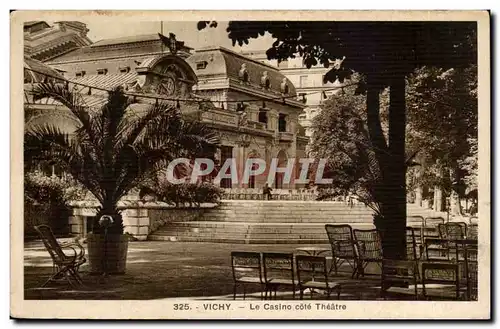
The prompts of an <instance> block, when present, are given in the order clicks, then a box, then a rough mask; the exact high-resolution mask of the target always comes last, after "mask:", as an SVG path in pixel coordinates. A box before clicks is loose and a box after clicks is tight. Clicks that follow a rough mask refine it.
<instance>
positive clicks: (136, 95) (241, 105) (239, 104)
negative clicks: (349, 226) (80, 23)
mask: <svg viewBox="0 0 500 329" xmlns="http://www.w3.org/2000/svg"><path fill="white" fill-rule="evenodd" d="M24 69H25V70H28V71H31V72H34V73H37V74H41V75H43V76H44V77H45V78H44V83H47V82H48V78H52V79H54V80H56V81H62V82H63V83H65V84H66V87H67V88H68V89H69V84H73V88H74V87H76V86H80V87H82V88H81V89H80V90H79V91H78V93H81V91H82V90H84V89H86V88H88V92H87V95H89V96H90V95H92V89H94V90H99V91H104V92H107V93H110V92H112V90H111V89H106V88H103V87H98V86H92V85H89V84H85V83H81V82H75V81H71V80H68V79H65V78H61V77H57V76H54V75H51V74H47V73H45V72H42V71H38V70H34V69H32V68H26V67H25V68H24ZM357 84H358V83H350V84H346V85H343V86H336V87H331V88H328V89H323V90H320V91H314V92H310V93H301V94H300V95H298V96H302V101H303V103H305V101H306V97H307V96H309V95H314V94H319V93H322V94H323V96H326V92H329V91H336V90H339V89H342V90H344V88H347V87H351V86H355V85H357ZM124 95H126V96H131V97H134V98H135V99H138V98H143V99H153V100H155V102H156V103H158V101H159V100H161V101H175V102H176V107H177V108H179V107H180V102H190V103H193V102H195V103H198V104H203V103H207V102H212V103H220V105H221V108H224V103H228V104H229V103H237V108H238V110H244V107H245V104H244V103H251V102H262V103H263V107H264V108H265V107H266V106H265V102H266V101H265V100H263V99H262V98H252V99H243V100H241V99H240V100H223V101H222V100H214V101H211V100H209V99H203V100H199V99H198V100H197V99H192V98H190V99H185V98H171V97H163V96H162V97H158V96H151V95H144V94H141V93H131V92H124ZM195 96H199V97H201V96H200V95H196V94H195ZM292 98H297V95H281V96H276V97H270V98H268V101H280V100H281V101H282V102H283V103H285V104H286V99H292ZM324 98H327V97H324Z"/></svg>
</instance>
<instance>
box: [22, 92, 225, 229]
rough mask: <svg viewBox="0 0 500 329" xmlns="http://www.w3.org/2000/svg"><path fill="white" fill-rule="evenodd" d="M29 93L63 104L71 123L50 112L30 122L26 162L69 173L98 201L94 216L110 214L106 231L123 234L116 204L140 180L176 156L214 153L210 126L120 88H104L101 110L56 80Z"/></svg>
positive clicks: (165, 104)
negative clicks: (48, 164)
mask: <svg viewBox="0 0 500 329" xmlns="http://www.w3.org/2000/svg"><path fill="white" fill-rule="evenodd" d="M32 93H33V97H34V99H43V98H52V99H54V100H55V101H57V102H59V103H61V104H62V105H64V106H65V107H66V108H67V109H69V111H68V112H69V113H68V115H69V117H70V118H71V119H72V120H71V121H73V122H72V123H71V125H72V126H71V128H70V129H67V127H68V126H67V125H66V126H64V125H63V124H62V123H61V122H60V121H56V120H54V117H53V115H54V113H52V114H48V115H49V116H50V115H52V119H49V120H47V118H45V119H40V120H37V118H35V119H33V120H30V121H29V122H28V124H27V125H26V129H25V140H24V155H25V165H26V166H27V168H29V167H31V166H33V165H35V164H36V163H40V162H42V161H47V160H48V161H51V162H52V163H56V164H58V165H59V166H61V167H62V168H63V170H65V171H67V172H69V173H70V174H71V175H72V176H73V177H74V178H75V179H76V180H78V181H79V182H80V183H81V184H82V185H83V186H84V187H86V188H87V189H88V190H89V191H90V192H91V193H92V194H93V195H94V196H95V198H96V199H97V200H98V201H99V203H100V207H99V211H98V213H97V216H96V218H100V217H101V216H102V215H109V216H112V217H113V220H114V221H113V222H114V223H113V225H112V226H110V227H109V228H108V233H109V234H122V233H123V221H122V217H121V215H120V212H119V209H118V208H117V204H118V201H119V200H120V199H121V198H122V197H123V196H125V195H126V194H127V193H128V192H129V191H130V190H131V189H133V188H134V187H136V186H138V184H139V183H140V182H142V181H143V180H145V179H147V178H148V177H151V176H152V175H155V174H156V173H157V172H158V171H159V170H161V169H163V168H165V166H166V165H167V163H168V162H170V161H171V160H173V159H175V158H178V157H184V158H194V157H200V156H204V157H207V156H213V154H214V152H215V148H216V145H217V138H216V134H215V133H214V131H213V130H211V129H209V128H207V127H206V126H205V125H203V124H202V123H200V122H197V121H189V120H186V119H184V118H183V117H182V115H181V113H180V111H179V110H178V109H176V108H175V107H173V106H171V105H170V104H168V103H166V102H157V103H156V104H154V105H152V104H138V103H136V102H135V101H134V100H133V99H132V98H131V97H128V96H126V95H125V94H124V93H123V90H122V88H121V87H118V88H115V89H114V90H113V91H110V92H109V95H108V98H107V101H106V102H105V104H104V105H102V107H100V109H91V108H89V107H87V106H86V104H85V102H84V100H83V97H82V95H81V94H80V93H77V92H72V91H70V90H69V89H68V88H67V85H64V84H61V83H43V84H39V85H36V86H35V87H34V88H33V90H32ZM42 117H43V115H42ZM66 117H68V116H66ZM40 118H41V117H40ZM93 227H94V231H93V233H99V225H93Z"/></svg>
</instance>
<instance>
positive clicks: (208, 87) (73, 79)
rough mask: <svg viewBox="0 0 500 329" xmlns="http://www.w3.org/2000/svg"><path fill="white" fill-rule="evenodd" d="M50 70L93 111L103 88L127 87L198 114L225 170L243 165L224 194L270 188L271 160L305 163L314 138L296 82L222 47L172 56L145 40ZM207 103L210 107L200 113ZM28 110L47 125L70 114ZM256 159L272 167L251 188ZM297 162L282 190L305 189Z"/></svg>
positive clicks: (89, 48)
mask: <svg viewBox="0 0 500 329" xmlns="http://www.w3.org/2000/svg"><path fill="white" fill-rule="evenodd" d="M30 63H31V64H30ZM33 63H36V64H42V63H40V62H39V61H36V60H33V59H32V58H29V57H27V60H25V68H29V67H30V65H31V66H33V65H35V66H36V64H33ZM43 64H45V65H46V66H47V67H48V68H49V69H50V70H51V71H52V72H54V71H56V72H57V73H58V75H59V76H61V77H63V78H64V79H66V80H68V81H69V87H70V88H74V90H77V91H78V92H80V93H81V95H82V97H83V99H84V100H85V103H86V104H87V106H89V107H96V108H97V107H99V106H100V105H102V104H103V103H104V102H105V101H106V97H107V92H106V91H100V90H98V89H95V88H104V89H107V90H110V89H113V88H114V87H117V86H122V87H123V88H124V90H125V92H126V93H127V94H132V95H137V96H138V98H139V99H140V103H144V104H146V103H152V102H154V101H155V98H158V99H164V100H165V101H168V102H172V104H173V105H176V104H179V106H180V108H181V111H182V112H183V113H185V114H186V115H187V114H189V115H192V114H193V113H194V114H196V115H197V118H198V119H199V120H201V121H203V122H205V123H206V124H208V125H210V126H212V127H214V128H215V129H216V131H217V132H218V134H219V137H220V140H221V147H220V150H219V151H218V154H217V159H218V160H219V161H218V165H219V166H220V165H221V164H223V163H224V162H225V160H226V159H228V158H234V159H235V160H236V163H237V167H238V173H239V175H238V179H237V180H233V179H229V178H228V179H224V180H222V181H221V182H220V184H221V186H222V187H226V188H236V187H246V188H259V187H262V186H264V184H265V183H266V181H267V178H268V176H267V173H268V170H269V163H270V162H271V159H273V158H276V159H278V166H279V167H284V166H286V165H287V163H288V161H289V159H290V160H292V159H297V160H298V158H301V157H305V152H306V146H307V143H308V138H307V137H306V136H304V135H303V134H302V135H301V132H300V131H299V129H298V128H299V125H298V117H299V115H300V114H301V113H302V110H303V108H304V104H303V103H302V102H300V101H298V100H297V92H296V90H295V87H294V85H293V83H292V82H291V81H290V80H289V79H287V78H286V77H285V76H284V75H283V74H282V73H281V72H280V71H279V70H278V69H277V68H276V67H273V66H270V65H267V64H264V63H261V62H259V61H256V60H253V59H251V58H248V57H245V56H242V55H241V54H238V53H235V52H233V51H231V50H228V49H225V48H220V47H214V48H206V49H199V50H196V51H193V49H191V48H189V47H187V46H184V45H183V44H182V43H177V48H176V49H175V51H172V50H171V49H169V47H167V46H165V43H164V42H162V40H161V39H160V37H159V36H158V34H154V35H140V36H133V37H126V38H117V39H109V40H101V41H98V42H95V43H93V44H88V45H84V46H81V47H78V48H76V49H73V50H71V51H69V52H65V53H62V54H59V55H58V56H55V57H53V58H52V59H48V60H46V61H45V62H44V63H43ZM30 72H32V71H30V70H29V69H28V70H25V89H26V90H29V88H30V84H31V83H36V82H40V81H36V80H34V79H32V78H30V76H31V75H30ZM26 74H27V75H26ZM30 79H31V80H30ZM72 83H77V84H84V85H87V86H91V87H95V88H94V89H92V88H81V87H79V86H78V85H76V84H72ZM140 96H148V97H151V98H150V99H149V98H141V97H140ZM27 97H29V96H27ZM202 101H203V104H209V106H203V107H202V106H200V104H201V102H202ZM26 103H27V104H26V106H25V108H26V110H27V111H26V113H27V120H43V117H44V114H47V113H49V112H54V110H59V112H58V113H61V115H64V112H65V110H64V108H63V107H62V105H60V104H56V103H54V102H51V101H50V100H37V101H33V100H29V98H27V101H26ZM52 114H53V113H51V115H50V116H45V117H47V118H49V117H51V116H52ZM68 129H71V124H69V126H68ZM251 158H260V159H263V160H265V161H266V163H267V164H268V166H267V167H266V171H265V172H264V173H263V174H262V175H259V176H256V177H254V178H252V177H251V178H250V179H249V180H248V182H243V181H242V178H243V173H244V169H245V167H246V166H248V160H249V159H251ZM297 163H298V161H296V162H295V163H294V166H293V167H294V169H293V174H292V179H291V181H290V182H289V183H288V184H287V183H286V182H284V179H283V178H284V175H283V174H282V173H277V174H276V175H274V176H273V177H274V182H273V186H274V187H275V188H286V189H288V188H295V187H298V186H297V185H296V184H295V182H294V179H295V178H296V177H298V172H299V170H300V169H299V168H298V166H297ZM254 169H255V168H254Z"/></svg>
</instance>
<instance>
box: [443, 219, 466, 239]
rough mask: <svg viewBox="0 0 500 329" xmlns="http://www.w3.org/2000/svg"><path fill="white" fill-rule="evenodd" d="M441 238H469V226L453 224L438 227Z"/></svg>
mask: <svg viewBox="0 0 500 329" xmlns="http://www.w3.org/2000/svg"><path fill="white" fill-rule="evenodd" d="M438 231H439V236H440V237H441V238H442V239H447V240H463V239H465V237H466V236H467V224H465V223H459V222H451V223H446V224H439V225H438Z"/></svg>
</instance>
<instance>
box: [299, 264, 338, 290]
mask: <svg viewBox="0 0 500 329" xmlns="http://www.w3.org/2000/svg"><path fill="white" fill-rule="evenodd" d="M295 261H296V268H297V279H298V286H299V290H300V299H303V297H304V291H305V290H306V289H309V290H310V291H311V299H312V296H313V293H314V291H315V290H323V291H325V292H326V295H327V297H328V298H330V295H331V293H332V292H333V291H334V290H335V291H336V292H337V299H340V288H341V286H340V284H338V283H335V282H330V281H329V280H328V270H327V266H326V258H325V257H320V256H306V255H297V256H296V258H295Z"/></svg>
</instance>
